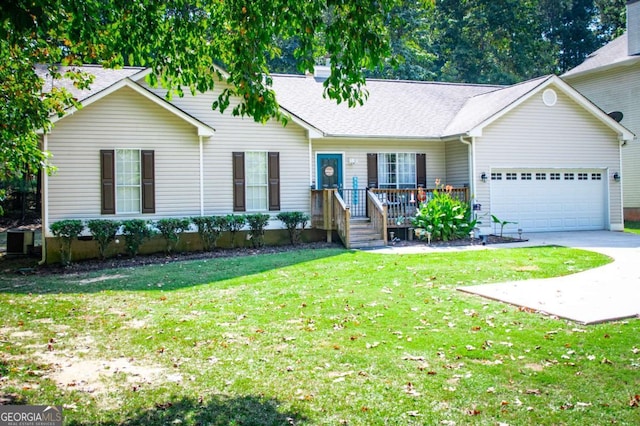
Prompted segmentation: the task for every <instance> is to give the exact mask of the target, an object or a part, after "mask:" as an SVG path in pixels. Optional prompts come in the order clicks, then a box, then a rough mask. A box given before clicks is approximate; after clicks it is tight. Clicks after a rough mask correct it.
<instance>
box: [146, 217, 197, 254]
mask: <svg viewBox="0 0 640 426" xmlns="http://www.w3.org/2000/svg"><path fill="white" fill-rule="evenodd" d="M190 224H191V223H190V221H189V219H176V218H164V219H159V220H158V221H157V222H156V223H155V227H156V228H157V229H158V231H160V234H162V236H163V238H164V239H165V242H166V246H165V250H164V251H165V253H166V254H170V253H171V252H172V251H173V250H174V249H175V248H176V245H177V244H178V241H179V240H180V234H182V233H183V232H184V231H186V230H188V229H189V225H190Z"/></svg>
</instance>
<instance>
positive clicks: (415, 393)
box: [404, 382, 420, 396]
mask: <svg viewBox="0 0 640 426" xmlns="http://www.w3.org/2000/svg"><path fill="white" fill-rule="evenodd" d="M404 391H405V392H406V393H407V395H411V396H420V392H418V391H416V390H415V389H414V387H413V383H411V382H408V383H407V385H406V386H405V388H404Z"/></svg>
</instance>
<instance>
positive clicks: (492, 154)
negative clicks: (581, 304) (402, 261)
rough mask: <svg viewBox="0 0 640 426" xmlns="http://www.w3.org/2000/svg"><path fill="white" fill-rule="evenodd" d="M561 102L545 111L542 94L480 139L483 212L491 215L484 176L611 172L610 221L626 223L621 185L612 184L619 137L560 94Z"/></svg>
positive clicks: (478, 189) (479, 188)
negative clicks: (499, 171) (503, 171)
mask: <svg viewBox="0 0 640 426" xmlns="http://www.w3.org/2000/svg"><path fill="white" fill-rule="evenodd" d="M556 92H557V94H558V100H557V103H556V104H555V105H554V106H551V107H549V106H546V105H545V104H544V103H543V101H542V93H537V94H535V95H533V96H532V97H531V98H529V99H528V100H526V101H525V102H523V103H522V104H521V105H519V106H517V107H516V108H515V109H513V110H512V111H510V112H509V113H508V114H505V115H504V116H503V117H501V118H499V119H498V120H496V121H495V122H494V123H492V124H490V125H489V126H487V127H486V128H485V129H484V131H483V135H482V137H476V138H475V144H476V147H475V155H476V173H477V174H478V176H476V177H475V178H476V181H477V185H476V197H477V199H478V201H479V202H480V203H481V204H482V206H483V208H482V210H483V213H490V212H491V206H490V192H489V191H490V180H489V181H487V183H483V182H482V181H480V180H479V175H480V173H482V172H486V173H487V174H488V175H489V174H490V172H491V170H492V169H496V168H512V169H518V168H541V169H550V168H582V169H606V170H604V172H605V174H606V173H607V170H608V175H607V176H606V177H605V179H607V181H608V183H609V198H610V209H609V221H610V223H611V224H612V225H620V224H621V223H622V205H621V203H622V200H621V191H620V183H617V182H614V181H613V179H611V174H612V173H613V172H615V171H618V170H619V167H620V160H619V149H620V148H619V142H618V140H617V135H616V134H615V132H614V131H613V130H611V129H610V128H609V127H607V126H606V125H605V124H603V123H601V122H599V121H598V120H595V119H594V117H593V115H592V114H591V113H589V112H588V111H586V110H585V109H584V108H583V107H581V106H580V105H578V104H577V103H575V102H574V101H573V100H571V99H570V98H569V97H567V96H565V95H564V94H563V93H562V92H560V90H556Z"/></svg>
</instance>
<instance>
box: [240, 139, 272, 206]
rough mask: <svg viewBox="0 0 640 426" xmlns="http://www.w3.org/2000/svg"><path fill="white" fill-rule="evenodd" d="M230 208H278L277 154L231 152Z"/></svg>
mask: <svg viewBox="0 0 640 426" xmlns="http://www.w3.org/2000/svg"><path fill="white" fill-rule="evenodd" d="M232 156H233V211H242V212H244V211H254V212H256V211H267V210H270V211H274V210H280V154H279V153H277V152H264V151H247V152H234V153H233V154H232Z"/></svg>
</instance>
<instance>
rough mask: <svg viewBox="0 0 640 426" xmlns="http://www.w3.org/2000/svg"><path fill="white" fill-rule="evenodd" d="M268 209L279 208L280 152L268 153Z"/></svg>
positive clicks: (275, 209)
mask: <svg viewBox="0 0 640 426" xmlns="http://www.w3.org/2000/svg"><path fill="white" fill-rule="evenodd" d="M268 173H269V176H268V179H269V210H270V211H277V210H280V153H278V152H270V153H269V165H268Z"/></svg>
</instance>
